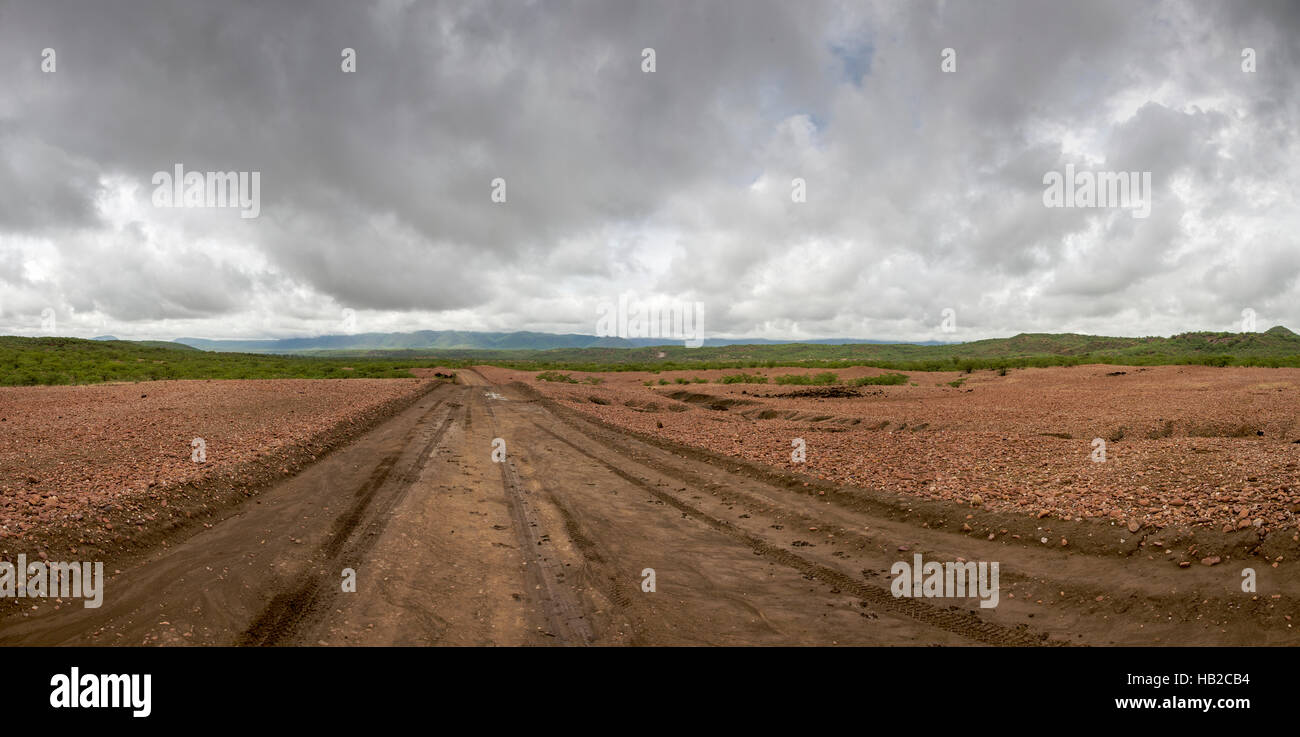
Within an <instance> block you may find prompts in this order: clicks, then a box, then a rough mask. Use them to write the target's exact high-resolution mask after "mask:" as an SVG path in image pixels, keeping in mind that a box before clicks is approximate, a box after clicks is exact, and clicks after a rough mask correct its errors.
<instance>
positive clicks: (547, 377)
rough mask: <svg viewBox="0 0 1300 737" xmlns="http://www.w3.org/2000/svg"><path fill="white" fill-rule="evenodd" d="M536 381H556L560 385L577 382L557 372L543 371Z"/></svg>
mask: <svg viewBox="0 0 1300 737" xmlns="http://www.w3.org/2000/svg"><path fill="white" fill-rule="evenodd" d="M537 380H538V381H557V382H560V383H562V384H577V383H578V380H577V379H575V378H573V377H572V376H569V375H568V374H562V373H560V372H559V371H543V372H541V373H540V374H538V375H537Z"/></svg>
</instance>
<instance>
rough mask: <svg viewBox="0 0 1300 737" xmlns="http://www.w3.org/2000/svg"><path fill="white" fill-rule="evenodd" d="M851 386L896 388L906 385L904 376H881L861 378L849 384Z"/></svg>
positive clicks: (905, 376)
mask: <svg viewBox="0 0 1300 737" xmlns="http://www.w3.org/2000/svg"><path fill="white" fill-rule="evenodd" d="M849 383H851V384H853V386H897V385H899V384H906V383H907V375H906V374H881V375H879V376H863V377H861V378H858V379H854V380H853V381H851V382H849Z"/></svg>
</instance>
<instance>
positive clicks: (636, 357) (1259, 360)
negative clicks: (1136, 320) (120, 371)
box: [310, 326, 1300, 371]
mask: <svg viewBox="0 0 1300 737" xmlns="http://www.w3.org/2000/svg"><path fill="white" fill-rule="evenodd" d="M310 355H316V356H330V357H341V356H345V355H364V356H369V357H382V358H406V359H413V358H422V359H431V358H437V359H438V360H440V361H441V362H443V363H446V364H455V363H459V364H461V365H468V364H473V363H483V364H492V365H498V366H508V367H512V368H521V369H530V370H540V369H560V370H563V369H567V370H571V371H667V370H675V369H686V370H689V369H697V370H702V369H710V368H728V369H730V368H756V367H764V366H766V367H771V366H802V367H807V368H833V367H836V366H854V365H868V366H877V367H880V368H887V369H898V370H909V371H942V370H949V371H951V370H953V369H959V370H975V369H988V368H993V369H996V368H1015V367H1028V366H1068V365H1078V364H1083V363H1110V364H1125V365H1167V364H1203V365H1214V366H1227V365H1236V366H1300V336H1297V335H1296V334H1295V333H1293V332H1291V331H1290V330H1287V329H1286V328H1284V327H1281V326H1279V327H1275V328H1272V329H1270V330H1268V331H1267V332H1264V333H1211V332H1199V333H1183V334H1181V335H1175V336H1173V337H1170V338H1163V337H1147V338H1115V337H1106V336H1097V335H1079V334H1077V333H1021V334H1019V335H1016V336H1013V337H1011V338H994V339H989V340H977V341H973V342H970V343H952V344H945V345H916V344H905V343H884V344H879V343H856V344H850V345H825V344H815V343H782V344H776V345H726V346H705V347H702V348H686V347H684V346H680V345H677V346H655V347H646V348H561V349H556V350H547V351H527V350H501V351H489V350H442V351H361V352H345V351H314V352H311V353H310Z"/></svg>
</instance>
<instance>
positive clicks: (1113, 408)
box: [481, 365, 1300, 534]
mask: <svg viewBox="0 0 1300 737" xmlns="http://www.w3.org/2000/svg"><path fill="white" fill-rule="evenodd" d="M481 370H482V372H483V373H484V374H485V375H486V376H488V377H489V378H491V379H492V380H494V381H509V380H518V381H524V382H526V383H527V384H529V385H530V386H533V387H535V388H537V389H540V390H541V391H542V392H543V393H544V394H546V395H547V396H550V397H553V398H555V399H558V400H560V401H562V402H564V403H565V404H566V405H568V406H572V407H574V408H576V409H579V410H581V411H582V412H585V413H587V414H590V415H594V416H596V417H599V418H601V419H602V420H605V421H607V422H611V423H614V424H616V425H619V426H622V427H626V428H629V429H632V430H636V431H639V432H643V433H647V434H651V435H658V436H661V437H664V438H666V439H670V440H673V441H676V442H681V443H684V444H688V445H692V446H696V447H702V448H706V449H708V450H712V451H715V452H721V453H725V454H728V455H732V456H735V457H739V458H744V459H747V460H750V461H757V462H761V463H764V464H768V465H771V466H777V467H782V468H785V469H789V470H797V471H799V470H801V471H803V472H805V473H808V474H811V475H813V476H816V477H818V478H822V479H826V480H829V481H834V482H836V483H848V484H853V485H858V486H864V487H870V488H877V489H882V490H888V491H896V492H903V493H907V494H914V495H917V496H920V497H925V498H930V499H942V500H953V501H956V502H958V503H961V504H968V505H971V506H983V507H986V508H989V509H993V510H1000V511H1018V512H1023V513H1026V514H1031V515H1036V516H1038V517H1040V518H1045V517H1056V518H1062V519H1075V520H1084V519H1095V518H1101V519H1110V520H1113V521H1116V522H1118V523H1120V524H1124V525H1128V526H1129V527H1130V528H1131V529H1134V530H1136V529H1138V528H1151V527H1154V528H1161V527H1166V526H1170V525H1180V526H1192V527H1211V528H1213V529H1215V530H1216V531H1223V532H1228V531H1232V530H1244V529H1248V528H1255V529H1256V530H1258V531H1259V532H1260V533H1261V534H1267V533H1270V532H1273V531H1278V530H1285V531H1288V532H1290V533H1295V532H1296V528H1297V520H1300V471H1298V470H1297V469H1298V467H1300V466H1298V463H1300V423H1298V422H1297V420H1298V419H1300V417H1298V414H1300V409H1298V408H1300V370H1297V369H1267V368H1213V367H1193V366H1161V367H1146V368H1138V367H1118V366H1101V365H1089V366H1078V367H1069V368H1067V367H1061V368H1050V369H1023V370H1012V371H1010V372H1009V373H1007V375H1005V376H1001V375H999V374H998V373H997V372H994V371H981V372H975V373H973V374H961V373H958V372H944V373H927V372H911V373H910V374H909V383H908V384H906V385H899V386H863V387H858V388H853V389H850V390H849V391H839V390H829V391H828V390H827V389H826V388H819V387H806V386H789V385H776V384H774V383H768V384H727V385H722V384H717V383H689V384H678V383H675V381H676V380H677V379H679V378H681V379H686V380H688V381H689V380H693V379H696V378H704V379H708V380H709V381H710V382H713V381H716V380H717V379H718V378H719V377H720V376H723V375H727V374H735V373H738V372H737V371H735V370H723V371H697V372H690V371H688V372H664V373H661V374H649V373H631V372H629V373H606V374H599V375H594V376H595V377H596V378H598V379H599V380H600V381H601V383H599V384H586V383H580V384H567V383H556V382H546V381H537V380H536V378H535V375H534V374H532V373H530V372H521V371H509V370H506V369H496V368H484V369H481ZM748 372H749V373H762V374H765V375H768V376H771V377H775V376H777V375H781V374H792V373H816V371H812V370H804V369H786V368H776V369H749V370H748ZM838 373H839V375H840V379H841V381H847V380H850V379H853V378H856V377H859V376H869V375H875V374H881V373H886V372H883V371H880V370H877V369H870V368H864V367H854V368H848V369H843V370H840V371H839V372H838ZM571 375H572V377H573V378H575V379H586V378H588V377H589V376H592V375H588V374H583V373H580V372H571ZM661 380H666V381H668V382H669V383H668V384H667V385H662V384H660V383H659V382H660V381H661ZM645 382H653V384H654V385H653V386H645V385H644V383H645ZM953 382H959V384H958V385H957V386H953V385H951V384H952V383H953ZM835 394H848V395H849V396H840V397H835V396H833V395H835ZM854 394H856V396H854ZM801 395H802V396H801ZM819 395H828V396H825V397H823V396H819ZM797 438H798V439H802V440H803V441H804V443H805V445H806V462H805V463H802V464H801V463H796V462H793V461H792V451H793V450H794V447H793V446H792V442H794V441H795V440H796V439H797ZM1098 438H1100V439H1101V440H1102V441H1104V442H1105V447H1104V449H1105V460H1104V461H1099V460H1094V458H1097V459H1100V457H1101V456H1100V454H1099V453H1098V450H1099V449H1100V445H1101V443H1100V442H1098V441H1097V439H1098Z"/></svg>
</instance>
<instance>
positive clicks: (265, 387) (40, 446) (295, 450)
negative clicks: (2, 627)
mask: <svg viewBox="0 0 1300 737" xmlns="http://www.w3.org/2000/svg"><path fill="white" fill-rule="evenodd" d="M431 383H432V382H429V381H427V380H425V379H347V380H342V379H332V380H307V379H288V380H259V381H156V382H145V383H138V384H134V383H133V384H107V385H106V384H99V385H92V386H68V387H7V388H0V549H6V550H9V552H27V553H29V554H35V553H36V552H37V551H41V552H44V551H45V550H46V549H48V548H51V547H52V548H53V549H56V550H57V549H61V548H71V549H75V548H76V547H77V546H78V545H79V544H81V545H87V546H96V547H100V548H104V549H108V548H113V547H116V546H118V545H120V544H122V543H126V542H128V541H129V540H131V539H132V538H138V537H140V536H142V535H144V534H146V533H148V532H156V531H158V530H160V529H168V528H175V527H177V526H181V525H183V524H185V520H188V519H191V518H197V517H202V516H205V515H207V514H211V513H212V512H213V511H215V510H216V509H217V508H218V507H220V506H221V505H222V504H223V503H225V502H228V501H229V499H230V497H231V496H235V497H242V496H247V495H249V494H251V493H252V491H253V490H255V488H256V487H258V486H260V485H262V484H265V483H266V482H268V480H271V479H274V478H276V477H278V476H283V475H288V474H290V473H292V472H293V471H295V470H296V469H298V468H300V467H301V466H302V465H304V464H306V463H310V462H311V461H313V460H315V459H316V457H317V455H318V454H319V453H322V452H324V451H325V450H327V449H329V448H330V447H333V446H334V445H336V444H337V443H338V442H339V441H341V440H344V439H346V438H348V437H351V436H352V435H353V434H355V433H356V432H359V431H360V430H362V429H364V427H365V426H366V425H367V424H368V423H370V422H372V421H373V420H375V419H378V418H380V417H382V416H384V415H387V414H389V413H391V411H392V410H393V409H394V408H395V407H399V406H402V405H403V404H404V403H406V402H408V401H411V400H413V399H414V398H416V397H417V396H419V395H420V394H421V393H423V391H424V390H426V389H427V388H428V387H429V386H430V385H431ZM195 438H201V439H202V440H203V444H204V448H203V449H204V452H205V455H206V458H205V460H204V461H203V462H195V461H194V460H193V456H194V453H195V448H193V447H192V445H191V443H192V442H193V441H194V439H195Z"/></svg>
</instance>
